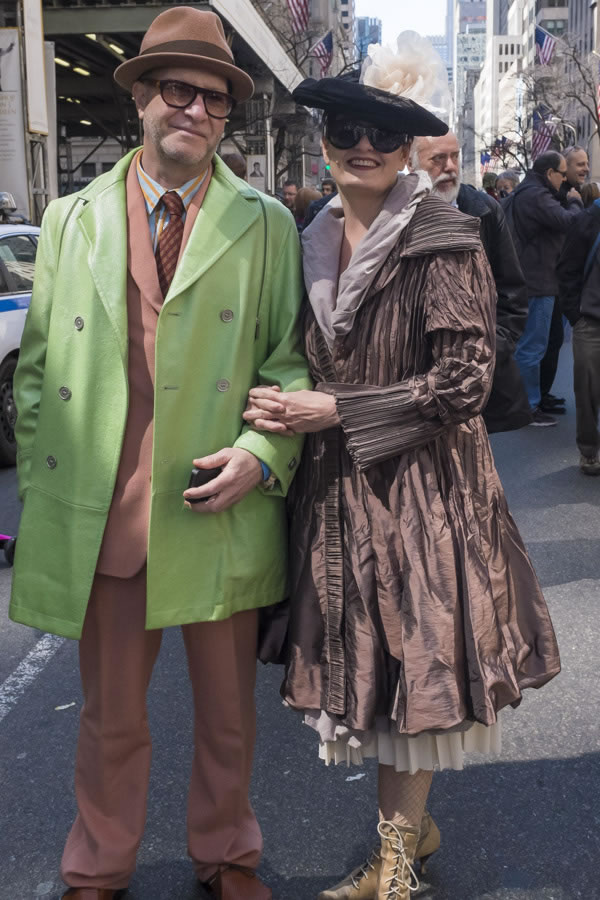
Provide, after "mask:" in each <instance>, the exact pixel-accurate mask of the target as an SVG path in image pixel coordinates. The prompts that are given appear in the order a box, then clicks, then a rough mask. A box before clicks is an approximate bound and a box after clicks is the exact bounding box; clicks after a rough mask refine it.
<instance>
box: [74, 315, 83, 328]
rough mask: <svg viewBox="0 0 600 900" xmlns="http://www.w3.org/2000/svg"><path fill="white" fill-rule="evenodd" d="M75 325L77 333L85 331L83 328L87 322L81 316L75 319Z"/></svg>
mask: <svg viewBox="0 0 600 900" xmlns="http://www.w3.org/2000/svg"><path fill="white" fill-rule="evenodd" d="M73 324H74V325H75V328H76V329H77V331H83V326H84V325H85V322H84V321H83V319H82V318H81V316H77V317H76V318H75V322H74V323H73Z"/></svg>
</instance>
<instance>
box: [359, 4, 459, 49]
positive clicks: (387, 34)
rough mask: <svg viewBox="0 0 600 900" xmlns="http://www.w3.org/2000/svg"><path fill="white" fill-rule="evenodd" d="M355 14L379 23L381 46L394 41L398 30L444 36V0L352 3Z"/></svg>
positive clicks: (398, 32)
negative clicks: (380, 23) (381, 35)
mask: <svg viewBox="0 0 600 900" xmlns="http://www.w3.org/2000/svg"><path fill="white" fill-rule="evenodd" d="M356 15H357V16H371V17H372V18H374V19H381V21H382V22H383V43H384V44H389V43H393V42H395V39H396V38H397V37H398V35H399V34H400V32H401V31H406V30H407V29H411V30H412V31H418V32H419V34H423V35H426V34H445V32H446V2H445V0H356Z"/></svg>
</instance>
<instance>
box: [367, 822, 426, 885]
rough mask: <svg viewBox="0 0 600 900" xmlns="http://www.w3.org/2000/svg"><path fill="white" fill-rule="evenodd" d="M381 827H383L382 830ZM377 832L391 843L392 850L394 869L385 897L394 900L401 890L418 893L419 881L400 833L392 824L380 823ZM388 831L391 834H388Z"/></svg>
mask: <svg viewBox="0 0 600 900" xmlns="http://www.w3.org/2000/svg"><path fill="white" fill-rule="evenodd" d="M382 826H384V827H383V830H382ZM377 831H378V832H379V834H380V835H381V837H382V838H383V839H384V840H386V841H389V842H390V843H392V845H393V849H394V857H393V858H394V868H393V871H392V874H391V877H390V878H388V879H387V882H386V884H389V887H388V889H387V891H386V893H385V896H386V897H389V900H394V898H398V897H399V896H400V890H401V889H402V888H408V890H409V891H411V893H412V892H413V891H418V890H419V887H420V883H419V879H418V878H417V873H416V872H415V870H414V869H413V867H412V865H411V863H410V860H409V858H408V856H407V855H406V848H405V846H404V838H403V836H402V831H401V830H400V829H399V828H398V826H397V825H394V823H393V822H380V823H379V825H378V826H377ZM390 831H391V832H392V834H390V833H389V832H390ZM394 845H395V846H394Z"/></svg>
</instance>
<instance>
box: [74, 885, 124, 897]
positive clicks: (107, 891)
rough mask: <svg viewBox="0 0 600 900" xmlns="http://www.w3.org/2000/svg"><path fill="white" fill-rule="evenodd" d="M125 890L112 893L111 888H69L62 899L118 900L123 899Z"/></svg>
mask: <svg viewBox="0 0 600 900" xmlns="http://www.w3.org/2000/svg"><path fill="white" fill-rule="evenodd" d="M126 892H127V888H121V890H118V891H114V890H112V888H73V887H72V888H69V890H68V891H66V893H64V894H63V897H70V900H118V898H119V897H124V896H125V893H126Z"/></svg>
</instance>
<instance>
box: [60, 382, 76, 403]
mask: <svg viewBox="0 0 600 900" xmlns="http://www.w3.org/2000/svg"><path fill="white" fill-rule="evenodd" d="M58 396H59V397H60V399H61V400H70V399H71V397H72V396H73V394H72V392H71V391H70V390H69V388H68V387H65V386H64V385H63V386H62V387H61V388H59V389H58Z"/></svg>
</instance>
